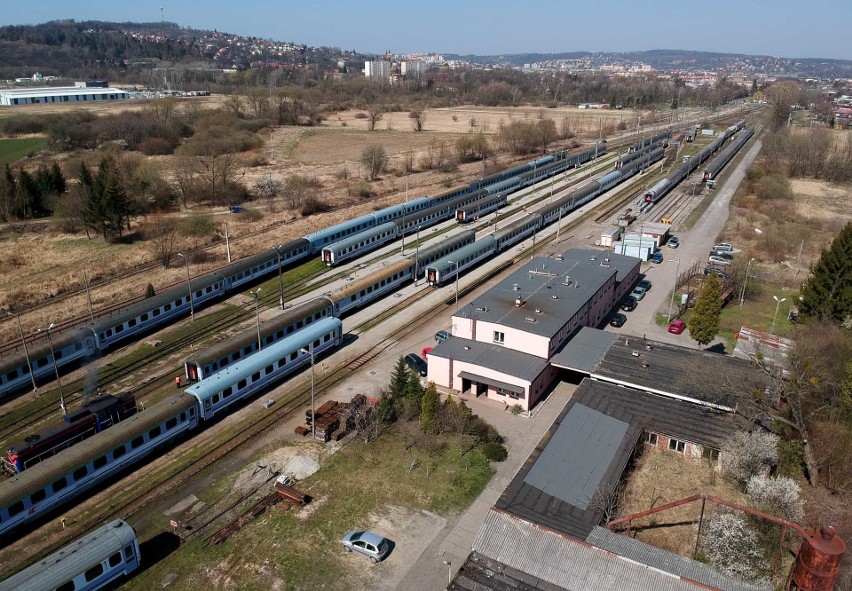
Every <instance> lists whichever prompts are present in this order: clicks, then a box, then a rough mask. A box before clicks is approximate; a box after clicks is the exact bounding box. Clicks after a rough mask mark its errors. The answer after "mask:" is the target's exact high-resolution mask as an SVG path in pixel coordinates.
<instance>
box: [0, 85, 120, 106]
mask: <svg viewBox="0 0 852 591" xmlns="http://www.w3.org/2000/svg"><path fill="white" fill-rule="evenodd" d="M127 97H128V94H127V91H124V90H121V89H119V88H84V87H79V86H45V87H40V88H39V87H36V88H7V89H3V90H0V105H6V106H11V105H24V104H31V103H63V102H77V101H101V100H117V99H126V98H127ZM16 101H17V102H16Z"/></svg>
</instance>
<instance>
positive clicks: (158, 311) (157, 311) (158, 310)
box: [153, 308, 160, 318]
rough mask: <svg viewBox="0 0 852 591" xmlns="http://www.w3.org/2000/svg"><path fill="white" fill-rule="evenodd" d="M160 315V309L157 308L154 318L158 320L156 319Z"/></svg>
mask: <svg viewBox="0 0 852 591" xmlns="http://www.w3.org/2000/svg"><path fill="white" fill-rule="evenodd" d="M159 315H160V309H159V308H157V309H156V310H154V312H153V316H154V318H156V317H157V316H159Z"/></svg>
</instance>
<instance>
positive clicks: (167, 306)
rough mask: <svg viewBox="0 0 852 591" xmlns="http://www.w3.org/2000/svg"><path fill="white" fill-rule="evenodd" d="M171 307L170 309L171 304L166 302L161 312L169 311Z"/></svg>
mask: <svg viewBox="0 0 852 591" xmlns="http://www.w3.org/2000/svg"><path fill="white" fill-rule="evenodd" d="M171 309H172V305H171V304H166V305H165V306H163V312H168V311H169V310H171Z"/></svg>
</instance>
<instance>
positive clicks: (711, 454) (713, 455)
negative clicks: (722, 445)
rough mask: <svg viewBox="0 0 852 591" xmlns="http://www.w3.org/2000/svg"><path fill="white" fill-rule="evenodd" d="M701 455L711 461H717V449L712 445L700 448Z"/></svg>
mask: <svg viewBox="0 0 852 591" xmlns="http://www.w3.org/2000/svg"><path fill="white" fill-rule="evenodd" d="M701 457H702V458H703V459H705V460H709V461H711V462H718V461H719V450H718V449H713V448H712V447H704V448H702V449H701Z"/></svg>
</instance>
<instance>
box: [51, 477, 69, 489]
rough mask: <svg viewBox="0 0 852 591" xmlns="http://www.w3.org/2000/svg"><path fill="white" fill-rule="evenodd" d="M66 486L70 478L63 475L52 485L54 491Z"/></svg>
mask: <svg viewBox="0 0 852 591" xmlns="http://www.w3.org/2000/svg"><path fill="white" fill-rule="evenodd" d="M66 486H68V479H67V478H65V477H64V476H63V477H62V478H60V479H59V480H57V481H56V482H54V483H53V484H52V485H51V488H52V489H53V492H59V491H61V490H62V489H63V488H65V487H66Z"/></svg>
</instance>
